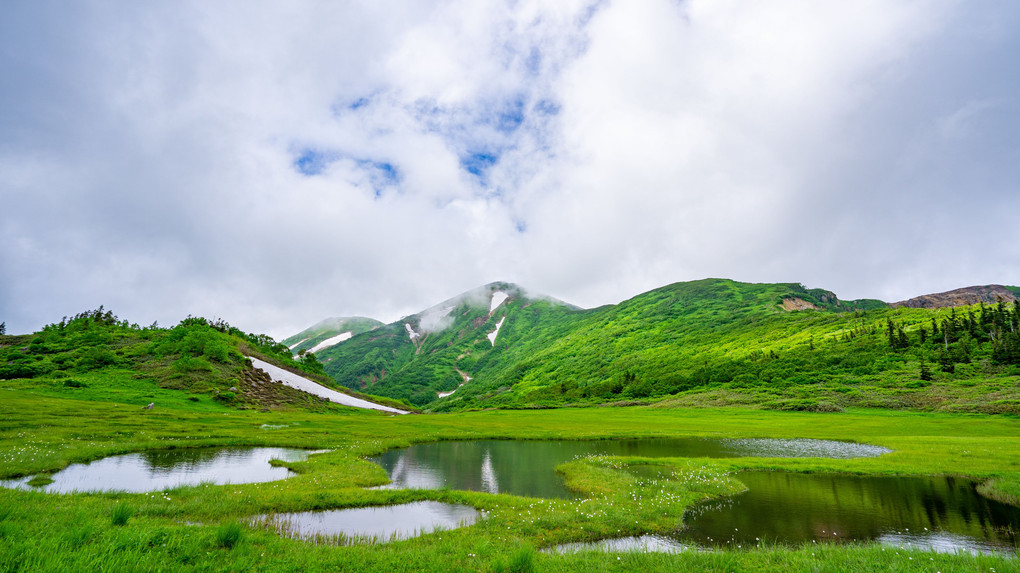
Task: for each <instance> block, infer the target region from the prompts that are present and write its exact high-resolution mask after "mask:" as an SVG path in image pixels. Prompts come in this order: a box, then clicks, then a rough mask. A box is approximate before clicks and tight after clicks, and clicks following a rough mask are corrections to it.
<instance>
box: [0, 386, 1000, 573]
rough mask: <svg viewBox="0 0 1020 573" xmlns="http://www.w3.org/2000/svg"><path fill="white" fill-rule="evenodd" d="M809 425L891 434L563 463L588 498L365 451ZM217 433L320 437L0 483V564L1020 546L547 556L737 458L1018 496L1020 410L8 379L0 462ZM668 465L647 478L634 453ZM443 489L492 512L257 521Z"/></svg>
mask: <svg viewBox="0 0 1020 573" xmlns="http://www.w3.org/2000/svg"><path fill="white" fill-rule="evenodd" d="M654 436H715V437H779V438H783V437H791V438H792V437H806V438H828V439H843V440H855V441H860V442H867V443H871V444H877V445H882V446H886V447H888V448H891V449H893V450H894V452H893V453H891V454H887V455H884V456H881V457H879V458H868V459H854V460H830V459H768V458H735V459H712V460H709V459H682V458H680V459H663V458H656V459H654V460H640V459H631V458H605V457H601V458H600V457H593V458H585V459H581V460H575V461H574V462H570V463H567V464H564V465H562V466H560V468H559V471H560V473H561V474H562V475H563V476H564V478H565V479H566V480H567V483H568V485H569V486H570V487H571V488H573V489H574V490H576V491H579V492H581V493H583V494H584V495H585V497H584V498H583V499H580V500H539V499H533V498H524V497H516V496H510V495H503V494H500V495H493V494H485V493H476V492H463V491H452V490H432V491H427V490H372V489H365V486H373V485H379V484H382V483H385V482H386V476H385V473H384V472H383V470H382V469H381V468H379V467H378V466H376V465H375V464H372V463H370V462H367V461H365V460H364V459H363V458H364V456H368V455H372V454H377V453H380V452H382V451H384V450H386V449H389V448H392V447H397V446H405V445H409V444H411V443H414V442H421V441H434V440H450V439H474V438H479V439H480V438H514V439H540V438H560V439H571V438H623V437H654ZM212 445H258V446H291V447H303V448H314V449H328V450H330V451H329V452H327V453H322V454H317V455H314V456H312V457H311V458H309V460H308V461H306V462H301V463H294V464H289V465H290V466H291V467H292V469H294V470H296V471H297V472H299V474H298V475H297V476H295V477H292V478H290V479H287V480H282V481H277V482H268V483H262V484H250V485H227V486H214V485H206V484H203V485H199V486H192V487H181V488H176V489H171V490H164V491H160V492H150V493H141V494H127V493H97V494H45V493H40V492H32V491H19V490H9V489H0V538H2V542H0V571H80V570H138V571H173V570H185V569H187V570H198V571H201V570H252V571H299V570H300V571H316V570H330V571H335V570H340V571H348V570H349V571H364V570H380V571H382V570H392V571H416V570H443V571H450V570H478V571H529V570H533V571H561V570H562V571H575V570H590V571H608V570H634V569H643V570H656V571H658V570H662V571H666V570H669V571H703V570H717V571H762V570H764V571H769V570H771V571H780V570H784V571H789V570H795V571H800V570H804V571H847V570H851V571H852V570H861V571H865V570H866V571H883V570H884V571H996V572H1001V571H1010V570H1018V567H1020V566H1018V564H1017V563H1016V562H1015V559H1007V558H1003V557H1000V556H973V555H945V554H936V553H933V552H928V551H921V550H904V549H895V548H890V547H885V548H883V547H880V546H870V545H865V546H858V545H831V546H819V545H811V546H809V547H803V548H787V547H757V548H751V549H742V550H733V551H729V550H727V551H712V552H705V553H695V552H690V553H684V554H679V555H659V554H607V553H600V552H595V553H582V554H568V555H556V554H547V553H543V552H541V551H540V549H542V548H544V547H547V546H550V545H554V544H558V543H564V542H574V541H583V540H593V539H598V538H603V537H616V536H622V535H640V534H644V533H654V532H660V531H669V530H672V529H676V528H677V527H679V526H680V524H681V516H682V514H683V510H684V508H686V507H687V506H689V505H690V504H693V503H696V502H698V501H700V500H704V499H708V498H712V497H717V496H723V495H728V494H732V493H737V492H739V491H741V490H742V489H743V487H744V486H743V484H741V483H740V482H739V481H738V480H737V479H735V478H734V477H733V473H734V471H735V470H738V469H741V468H764V469H784V470H791V471H802V472H846V473H854V474H891V475H929V474H953V475H961V476H970V477H974V478H978V479H980V480H983V481H984V482H985V487H984V493H985V494H986V495H989V496H991V497H995V498H998V499H1001V500H1006V501H1010V502H1012V503H1014V504H1015V503H1016V502H1017V499H1018V498H1020V423H1018V420H1017V419H1016V418H1014V417H1010V416H988V415H980V414H944V413H916V412H900V411H883V410H851V411H847V412H842V413H812V412H776V411H767V410H749V409H741V408H723V409H680V408H664V407H660V408H652V407H627V408H582V409H570V408H567V409H556V410H524V411H512V410H497V411H480V412H463V413H455V414H436V415H407V416H386V415H382V414H377V413H374V412H367V411H366V412H360V411H347V410H345V411H339V410H335V411H322V412H313V411H304V410H299V409H290V410H271V411H260V410H254V409H248V410H238V409H228V408H225V407H221V408H219V409H216V408H212V407H210V406H209V405H208V404H202V403H195V402H189V401H183V402H181V403H172V404H168V405H167V406H166V407H158V408H154V409H152V410H143V409H141V408H140V407H139V406H138V405H136V404H125V403H118V402H110V401H102V400H80V399H75V398H72V397H58V396H51V395H46V394H45V393H40V392H36V391H33V390H30V389H24V388H6V387H4V388H0V477H4V478H9V477H15V476H25V475H38V474H40V473H42V474H45V473H47V472H53V471H55V470H58V469H60V468H62V467H64V466H66V465H67V464H70V463H74V462H82V461H86V460H91V459H96V458H100V457H103V456H108V455H112V454H119V453H126V452H133V451H140V450H144V449H154V448H180V447H197V446H212ZM635 463H636V464H641V465H647V464H660V465H668V466H671V467H672V469H673V470H674V473H675V475H676V476H678V479H675V480H657V481H648V480H642V479H639V478H638V477H636V475H635V474H632V473H630V472H628V466H629V465H630V464H635ZM418 500H437V501H447V502H455V503H462V504H467V505H470V506H473V507H476V508H478V509H481V510H484V511H485V512H486V518H485V519H484V520H482V521H479V522H478V523H477V524H475V525H472V526H470V527H466V528H463V529H460V530H455V531H445V532H437V533H432V534H428V535H425V536H422V537H419V538H415V539H410V540H404V541H396V542H392V543H386V544H359V543H345V542H344V541H343V540H338V541H336V542H333V543H320V544H313V543H308V542H305V541H300V540H295V539H289V538H285V537H281V536H280V535H278V534H276V533H275V532H273V531H271V530H270V528H268V527H265V526H259V525H253V523H252V520H253V518H255V517H256V516H259V515H264V514H272V513H276V512H290V511H306V510H313V509H327V508H343V507H359V506H366V505H382V504H394V503H402V502H407V501H418Z"/></svg>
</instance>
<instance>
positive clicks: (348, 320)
mask: <svg viewBox="0 0 1020 573" xmlns="http://www.w3.org/2000/svg"><path fill="white" fill-rule="evenodd" d="M382 325H383V323H382V322H379V321H378V320H375V319H374V318H365V317H363V316H351V317H333V318H327V319H326V320H323V321H320V322H317V323H315V324H314V325H312V326H309V327H308V328H306V329H304V330H302V331H301V332H299V333H297V334H295V335H294V336H291V337H290V338H287V339H285V340H284V341H283V344H284V345H286V346H287V347H288V348H290V350H291V352H293V353H294V354H298V353H300V352H301V351H302V350H305V351H308V352H319V351H321V350H323V349H325V348H329V347H330V346H333V345H335V344H339V343H341V342H344V341H346V340H349V339H350V338H351V337H352V336H354V335H355V334H361V333H362V332H368V331H369V330H372V329H374V328H378V327H380V326H382Z"/></svg>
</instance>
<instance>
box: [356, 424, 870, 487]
mask: <svg viewBox="0 0 1020 573" xmlns="http://www.w3.org/2000/svg"><path fill="white" fill-rule="evenodd" d="M889 451H890V450H888V449H886V448H882V447H879V446H870V445H867V444H855V443H851V442H836V441H829V440H775V439H741V440H728V439H714V438H646V439H636V440H577V441H570V440H524V441H516V440H479V441H472V442H434V443H429V444H417V445H414V446H411V447H410V448H405V449H401V450H391V451H389V452H386V453H384V454H383V455H381V456H378V457H376V458H372V461H374V462H376V463H378V464H379V465H381V466H382V467H383V469H385V470H386V473H387V474H388V475H389V477H390V480H391V481H392V483H391V484H390V485H389V486H385V487H392V488H420V489H439V488H444V487H448V488H451V489H460V490H470V491H484V492H489V493H511V494H516V495H526V496H532V497H545V498H565V499H570V498H572V497H574V495H573V494H572V493H571V492H570V491H569V490H568V489H567V488H566V486H565V485H564V484H563V478H561V477H560V476H559V475H557V474H556V471H555V468H556V466H557V465H559V464H561V463H563V462H567V461H570V460H572V459H575V458H578V457H584V456H588V455H592V454H605V455H612V456H640V457H648V458H660V457H709V458H732V457H746V456H767V457H832V458H852V457H873V456H878V455H881V454H884V453H887V452H889Z"/></svg>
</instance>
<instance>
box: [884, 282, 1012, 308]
mask: <svg viewBox="0 0 1020 573" xmlns="http://www.w3.org/2000/svg"><path fill="white" fill-rule="evenodd" d="M1018 294H1020V288H1018V287H1006V286H1002V285H985V286H971V287H964V288H958V289H955V290H951V291H946V292H940V293H936V294H926V295H922V296H918V297H914V298H911V299H907V300H902V301H900V302H894V303H892V306H894V307H898V306H906V307H910V308H947V307H953V306H965V305H970V304H979V303H986V304H994V303H996V302H998V301H999V300H1000V299H1001V300H1003V301H1006V302H1013V301H1015V300H1017V298H1018V296H1017V295H1018Z"/></svg>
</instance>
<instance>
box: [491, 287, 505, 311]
mask: <svg viewBox="0 0 1020 573" xmlns="http://www.w3.org/2000/svg"><path fill="white" fill-rule="evenodd" d="M508 298H510V295H508V294H506V293H505V292H503V291H500V290H498V291H495V292H493V293H492V298H490V299H489V314H492V311H494V310H496V309H497V308H498V307H499V305H501V304H503V302H504V301H506V299H508Z"/></svg>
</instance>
